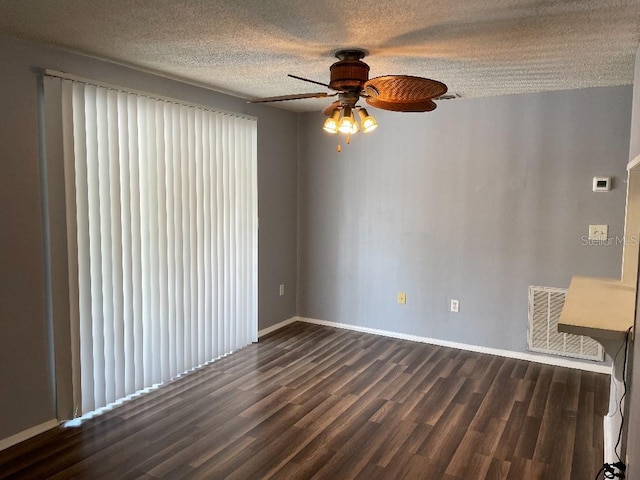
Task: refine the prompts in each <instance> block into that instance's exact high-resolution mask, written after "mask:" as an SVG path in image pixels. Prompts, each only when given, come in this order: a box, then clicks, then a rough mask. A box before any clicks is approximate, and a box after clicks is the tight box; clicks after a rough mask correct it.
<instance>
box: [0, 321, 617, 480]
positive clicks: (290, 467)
mask: <svg viewBox="0 0 640 480" xmlns="http://www.w3.org/2000/svg"><path fill="white" fill-rule="evenodd" d="M607 399H608V380H607V377H606V376H605V375H600V374H594V373H588V372H581V371H578V370H572V369H567V368H558V367H549V366H544V365H541V364H536V363H529V362H526V361H520V360H512V359H505V358H501V357H494V356H490V355H483V354H477V353H471V352H466V351H461V350H455V349H450V348H442V347H436V346H431V345H425V344H419V343H412V342H408V341H401V340H395V339H390V338H385V337H379V336H373V335H368V334H362V333H355V332H350V331H346V330H338V329H333V328H328V327H320V326H316V325H310V324H304V323H296V324H293V325H290V326H289V327H287V328H284V329H282V330H279V331H278V332H275V333H274V334H272V335H270V336H268V337H266V338H264V339H262V340H261V341H260V342H259V343H258V344H255V345H252V346H250V347H247V348H245V349H243V350H241V351H240V352H237V353H235V354H233V355H230V356H228V357H226V358H224V359H221V360H219V361H217V362H215V363H213V364H212V365H209V366H208V367H205V368H203V369H201V370H199V371H197V372H194V373H193V374H191V375H188V376H186V377H183V378H181V379H179V380H177V381H175V382H173V383H171V384H169V385H166V386H165V387H162V388H160V389H159V390H157V391H155V392H153V393H151V394H148V395H146V396H144V397H141V398H138V399H136V400H133V401H131V402H129V403H127V404H125V405H122V406H120V407H118V408H116V409H114V410H112V411H110V412H108V413H106V414H104V415H102V416H100V417H96V418H94V419H92V420H89V421H87V422H86V423H84V424H83V425H82V426H80V427H77V428H66V429H65V428H58V429H55V430H52V431H50V432H47V433H45V434H42V435H40V436H38V437H35V438H33V439H31V440H29V441H27V442H24V443H22V444H20V445H17V446H15V447H13V448H11V449H8V450H5V451H3V452H0V478H38V479H40V478H55V479H70V478H82V479H84V478H87V479H100V478H108V479H129V478H131V479H133V478H146V479H151V478H170V479H178V478H208V479H223V478H225V479H226V478H228V479H252V480H253V479H263V478H273V479H287V480H291V479H307V478H314V479H332V480H336V479H340V480H341V479H366V480H375V479H385V480H387V479H389V480H398V479H403V478H406V479H432V480H433V479H435V480H437V479H443V480H463V479H464V480H473V479H508V480H524V479H554V480H561V479H576V480H585V479H586V480H588V479H592V478H594V476H595V474H596V472H597V471H598V468H599V467H600V465H601V463H602V443H603V440H602V416H603V415H604V414H605V413H606V403H607Z"/></svg>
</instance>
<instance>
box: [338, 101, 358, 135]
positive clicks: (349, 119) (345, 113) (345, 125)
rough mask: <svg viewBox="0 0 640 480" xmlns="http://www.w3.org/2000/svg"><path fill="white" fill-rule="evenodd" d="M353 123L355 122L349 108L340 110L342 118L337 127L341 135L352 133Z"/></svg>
mask: <svg viewBox="0 0 640 480" xmlns="http://www.w3.org/2000/svg"><path fill="white" fill-rule="evenodd" d="M354 123H355V120H354V118H353V111H352V110H351V107H344V109H343V110H342V118H341V119H340V123H339V125H338V130H339V131H340V132H341V133H351V132H352V131H353V124H354Z"/></svg>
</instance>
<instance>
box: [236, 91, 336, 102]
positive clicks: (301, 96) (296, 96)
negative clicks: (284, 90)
mask: <svg viewBox="0 0 640 480" xmlns="http://www.w3.org/2000/svg"><path fill="white" fill-rule="evenodd" d="M336 95H337V93H326V92H319V93H298V94H294V95H280V96H278V97H267V98H259V99H257V100H249V101H248V102H247V103H269V102H283V101H285V100H302V99H304V98H326V97H335V96H336Z"/></svg>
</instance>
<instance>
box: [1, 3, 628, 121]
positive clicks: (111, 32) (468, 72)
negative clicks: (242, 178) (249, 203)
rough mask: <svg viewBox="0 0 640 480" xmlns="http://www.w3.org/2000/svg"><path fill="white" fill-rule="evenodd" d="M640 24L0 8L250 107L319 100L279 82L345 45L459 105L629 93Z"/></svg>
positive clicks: (461, 10)
mask: <svg viewBox="0 0 640 480" xmlns="http://www.w3.org/2000/svg"><path fill="white" fill-rule="evenodd" d="M639 19H640V0H626V1H623V0H565V1H540V0H538V1H533V0H472V1H471V0H427V1H416V0H413V1H408V0H387V1H380V0H360V1H358V2H354V3H348V2H344V1H336V0H314V1H308V2H303V1H299V0H298V1H296V0H217V1H214V0H191V1H186V0H182V1H178V0H175V1H174V0H46V1H45V0H0V30H1V31H4V32H7V33H9V34H13V35H17V36H20V37H23V38H27V39H31V40H35V41H42V42H46V43H50V44H53V45H58V46H61V47H64V48H67V49H70V50H74V51H78V52H82V53H86V54H90V55H93V56H96V57H100V58H105V59H110V60H115V61H118V62H120V63H125V64H129V65H136V66H141V67H144V68H145V69H151V70H154V71H158V72H162V73H164V74H168V75H171V76H175V77H179V78H184V79H187V80H190V81H194V82H198V83H202V84H205V85H207V86H210V87H211V88H214V89H216V90H219V91H224V92H228V93H233V94H235V95H238V96H241V97H245V98H255V97H264V96H273V95H283V94H289V93H306V92H318V91H324V89H323V87H316V86H314V85H311V84H308V83H304V82H300V81H297V80H294V79H290V78H287V73H292V74H296V75H300V76H304V77H307V78H311V79H314V80H318V81H321V82H328V80H329V70H328V68H329V65H330V64H331V63H333V61H335V58H333V56H332V54H333V52H335V51H336V50H338V49H340V48H344V47H360V48H364V49H366V50H368V51H369V55H368V56H367V58H366V59H365V61H366V62H367V63H368V64H369V65H370V67H371V74H370V76H371V77H374V76H378V75H386V74H406V75H418V76H424V77H428V78H433V79H436V80H440V81H442V82H444V83H446V84H447V85H448V86H449V91H450V92H455V93H458V94H460V95H461V96H463V97H477V96H492V95H504V94H513V93H524V92H537V91H546V90H560V89H571V88H581V87H592V86H609V85H622V84H629V83H631V82H632V80H633V64H634V58H635V52H636V49H637V47H638V40H639V39H640V29H639ZM46 66H47V65H43V67H46ZM71 73H73V72H71ZM326 103H327V101H326V100H299V101H291V102H282V103H281V104H279V105H278V106H281V107H283V108H289V109H292V110H298V111H305V110H312V109H316V108H321V107H322V106H323V105H325V104H326Z"/></svg>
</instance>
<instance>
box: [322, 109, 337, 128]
mask: <svg viewBox="0 0 640 480" xmlns="http://www.w3.org/2000/svg"><path fill="white" fill-rule="evenodd" d="M339 117H340V110H338V109H337V108H334V109H333V112H332V114H331V116H330V117H328V118H327V119H326V120H325V121H324V125H323V126H322V129H323V130H324V131H325V132H329V133H338V118H339Z"/></svg>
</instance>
